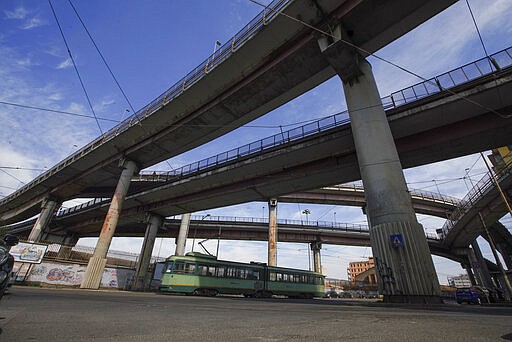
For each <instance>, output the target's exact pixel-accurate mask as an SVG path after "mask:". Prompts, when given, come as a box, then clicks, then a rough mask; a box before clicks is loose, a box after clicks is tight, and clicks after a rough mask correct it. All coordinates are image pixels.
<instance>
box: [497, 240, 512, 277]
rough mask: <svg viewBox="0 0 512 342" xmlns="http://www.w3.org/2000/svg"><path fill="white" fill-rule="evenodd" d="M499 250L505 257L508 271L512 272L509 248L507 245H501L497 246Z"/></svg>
mask: <svg viewBox="0 0 512 342" xmlns="http://www.w3.org/2000/svg"><path fill="white" fill-rule="evenodd" d="M497 249H498V251H499V252H500V254H501V256H502V257H503V261H505V265H506V266H507V270H509V271H510V270H512V256H511V255H510V254H509V251H508V248H507V246H506V245H505V244H501V245H498V246H497Z"/></svg>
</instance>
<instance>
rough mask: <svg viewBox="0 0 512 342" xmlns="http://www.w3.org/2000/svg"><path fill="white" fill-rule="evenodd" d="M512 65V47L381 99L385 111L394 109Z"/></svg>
mask: <svg viewBox="0 0 512 342" xmlns="http://www.w3.org/2000/svg"><path fill="white" fill-rule="evenodd" d="M511 65H512V47H509V48H507V49H504V50H501V51H499V52H496V53H495V54H492V55H491V56H490V58H487V57H484V58H481V59H479V60H477V61H475V62H471V63H468V64H466V65H463V66H461V67H459V68H457V69H453V70H451V71H448V72H445V73H444V74H441V75H439V76H436V77H433V78H431V79H428V80H426V81H424V82H420V83H417V84H414V85H412V86H410V87H407V88H404V89H402V90H399V91H396V92H394V93H392V94H391V95H389V96H387V97H385V98H383V99H382V103H383V105H384V108H385V109H390V108H396V107H399V106H401V105H404V104H407V103H410V102H414V101H416V100H419V99H422V98H424V97H427V96H430V95H433V94H437V93H439V92H442V91H443V90H445V89H450V88H453V87H456V86H458V85H461V84H463V83H466V82H469V81H472V80H475V79H477V78H479V77H482V76H485V75H489V74H491V73H493V72H496V71H499V70H501V69H504V68H507V67H509V66H511Z"/></svg>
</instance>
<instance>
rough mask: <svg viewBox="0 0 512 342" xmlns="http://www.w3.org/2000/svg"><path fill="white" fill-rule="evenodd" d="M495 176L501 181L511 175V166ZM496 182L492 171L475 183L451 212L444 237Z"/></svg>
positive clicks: (498, 171)
mask: <svg viewBox="0 0 512 342" xmlns="http://www.w3.org/2000/svg"><path fill="white" fill-rule="evenodd" d="M494 177H495V178H496V179H497V181H498V182H501V181H502V180H503V179H505V178H507V177H511V168H510V166H508V167H504V168H501V169H499V170H497V171H496V172H495V173H494ZM495 187H496V184H495V182H494V179H493V177H492V174H491V173H490V172H487V173H486V174H485V175H484V176H483V177H482V178H481V179H480V180H479V181H478V182H476V183H475V184H474V185H473V188H471V189H470V190H469V191H468V193H467V195H466V196H464V198H463V199H462V200H461V203H460V204H459V205H458V206H457V207H456V208H455V209H454V210H453V211H452V212H451V214H450V216H449V217H448V219H447V220H446V222H445V224H444V225H443V228H442V233H441V234H442V235H443V237H444V236H446V235H447V234H448V232H449V231H450V230H451V229H452V228H453V227H454V226H455V225H456V224H457V222H458V221H459V220H460V219H461V218H462V217H463V216H464V215H465V214H466V213H468V212H469V210H470V209H471V208H473V207H475V206H476V205H477V202H478V201H479V200H480V198H482V197H483V196H484V195H486V194H488V193H489V192H490V191H491V190H493V189H495Z"/></svg>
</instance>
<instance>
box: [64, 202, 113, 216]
mask: <svg viewBox="0 0 512 342" xmlns="http://www.w3.org/2000/svg"><path fill="white" fill-rule="evenodd" d="M108 202H110V198H94V199H92V200H90V201H88V202H84V203H82V204H79V205H75V206H74V207H71V208H60V209H59V210H58V211H57V213H56V214H55V216H57V217H61V216H64V215H66V214H71V213H74V212H75V211H79V210H81V209H86V208H87V209H90V208H93V207H96V206H98V207H99V206H101V205H102V204H104V203H108Z"/></svg>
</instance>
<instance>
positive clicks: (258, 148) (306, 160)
mask: <svg viewBox="0 0 512 342" xmlns="http://www.w3.org/2000/svg"><path fill="white" fill-rule="evenodd" d="M511 71H512V70H511V69H510V68H508V69H504V70H502V71H500V72H499V73H497V74H493V75H489V76H484V77H482V78H479V79H477V80H474V81H471V82H468V83H464V84H462V85H460V86H458V87H455V88H453V91H457V94H455V95H454V94H452V93H451V92H439V93H437V94H434V95H431V96H427V97H424V98H422V99H419V100H417V101H415V102H411V103H408V104H405V105H403V106H400V107H397V108H395V109H393V110H390V111H389V115H388V119H389V122H390V126H391V129H392V130H393V134H394V137H395V142H396V146H397V149H398V152H399V154H400V159H401V162H402V165H403V166H404V167H405V168H407V167H413V166H419V165H424V164H428V163H432V162H436V161H439V160H444V159H449V158H454V157H458V156H461V155H466V154H469V153H474V152H478V151H480V150H483V149H487V148H492V147H497V146H502V145H506V144H508V143H509V142H510V134H509V132H510V131H512V120H510V119H504V118H502V117H500V116H498V115H496V114H495V113H494V112H492V111H487V110H485V109H483V108H481V107H477V106H474V105H472V104H471V103H469V104H468V103H467V102H466V100H465V99H461V95H463V96H465V98H467V99H470V100H476V101H478V102H479V103H483V104H486V105H489V106H490V105H492V104H493V103H494V104H496V101H495V100H496V99H495V97H496V96H498V92H505V91H512V82H510V81H511V80H512V76H511ZM459 87H460V88H459ZM503 101H511V102H512V99H507V98H504V99H503ZM511 104H512V103H511ZM507 106H508V105H507ZM500 109H503V108H500ZM162 176H165V177H168V178H167V182H165V183H164V184H160V185H159V186H157V187H155V188H153V189H150V190H147V191H141V192H139V193H137V194H133V195H129V196H128V197H127V199H126V202H125V206H124V208H125V209H124V210H123V216H124V217H123V220H130V219H132V220H140V217H141V216H143V215H144V214H145V213H146V212H152V213H155V214H158V215H161V216H163V217H167V216H172V215H178V214H182V213H187V212H197V211H200V210H205V209H209V208H216V207H223V206H227V205H231V204H238V203H244V202H249V201H267V200H268V199H269V198H272V197H279V196H283V195H287V194H293V193H298V192H302V191H307V190H310V189H316V188H321V187H323V186H329V185H331V184H341V183H346V182H350V181H355V180H358V179H360V174H359V168H358V165H357V160H356V155H355V149H354V146H353V140H352V134H351V129H350V124H349V123H348V122H347V121H344V119H343V117H342V116H341V115H335V116H333V117H329V118H324V119H321V120H319V121H317V122H313V123H310V124H308V125H305V126H302V127H299V128H297V129H293V130H291V131H288V132H283V134H277V135H275V136H272V137H269V138H265V139H262V140H260V141H257V142H254V143H251V144H248V145H245V146H243V147H240V148H238V149H235V150H232V151H227V152H224V153H221V154H219V155H217V156H214V157H211V158H207V159H204V160H202V161H199V162H196V163H193V164H191V165H186V166H184V167H182V168H181V169H179V170H175V171H173V172H169V173H168V174H166V175H162ZM106 208H107V207H106V206H105V207H104V208H103V209H101V210H102V214H101V215H99V216H98V218H97V220H101V219H100V217H101V216H104V212H105V210H106ZM96 212H98V211H96ZM92 215H93V214H92V213H91V214H90V215H89V214H87V213H82V214H81V215H80V216H81V219H79V220H80V221H81V222H84V221H83V219H86V218H92V217H91V216H92ZM130 217H131V218H130ZM77 220H78V218H77Z"/></svg>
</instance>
